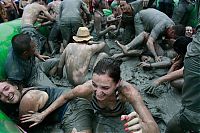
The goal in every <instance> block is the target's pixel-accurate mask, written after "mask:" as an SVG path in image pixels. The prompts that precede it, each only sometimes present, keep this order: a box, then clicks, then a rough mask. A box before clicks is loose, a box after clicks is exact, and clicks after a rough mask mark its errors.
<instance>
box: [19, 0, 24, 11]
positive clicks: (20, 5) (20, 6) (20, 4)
mask: <svg viewBox="0 0 200 133" xmlns="http://www.w3.org/2000/svg"><path fill="white" fill-rule="evenodd" d="M19 9H21V10H24V9H23V7H22V0H20V1H19Z"/></svg>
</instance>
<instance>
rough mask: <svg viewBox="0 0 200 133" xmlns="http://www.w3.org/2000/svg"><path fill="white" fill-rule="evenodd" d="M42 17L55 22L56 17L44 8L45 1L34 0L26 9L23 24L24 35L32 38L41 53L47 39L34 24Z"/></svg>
mask: <svg viewBox="0 0 200 133" xmlns="http://www.w3.org/2000/svg"><path fill="white" fill-rule="evenodd" d="M41 17H42V18H44V17H45V18H47V19H48V20H50V21H55V19H54V17H52V16H51V15H50V14H49V12H48V10H47V8H46V7H45V6H44V1H43V0H32V3H31V4H28V5H27V6H26V7H25V8H24V11H23V14H22V24H21V28H22V29H21V31H22V33H27V34H29V35H30V36H31V38H32V39H33V40H34V41H35V43H36V46H37V47H36V48H37V51H38V52H39V53H40V52H41V50H42V48H43V46H44V45H45V43H46V38H45V37H44V36H43V35H42V34H41V33H39V32H38V31H37V30H36V29H35V28H34V24H35V23H36V22H37V20H38V19H39V18H41Z"/></svg>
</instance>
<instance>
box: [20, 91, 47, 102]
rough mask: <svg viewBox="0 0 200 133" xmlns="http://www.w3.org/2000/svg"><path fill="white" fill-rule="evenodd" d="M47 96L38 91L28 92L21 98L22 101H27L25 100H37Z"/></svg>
mask: <svg viewBox="0 0 200 133" xmlns="http://www.w3.org/2000/svg"><path fill="white" fill-rule="evenodd" d="M46 96H48V94H47V93H46V92H44V91H40V90H30V91H28V92H27V93H26V94H25V95H24V96H23V98H22V101H27V100H31V101H34V100H36V101H37V100H39V99H40V98H42V97H46Z"/></svg>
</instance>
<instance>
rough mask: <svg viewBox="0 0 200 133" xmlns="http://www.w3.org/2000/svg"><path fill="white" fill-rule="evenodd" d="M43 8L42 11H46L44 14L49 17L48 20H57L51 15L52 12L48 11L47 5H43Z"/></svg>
mask: <svg viewBox="0 0 200 133" xmlns="http://www.w3.org/2000/svg"><path fill="white" fill-rule="evenodd" d="M41 8H42V11H43V13H44V16H45V17H47V19H48V20H50V21H55V19H54V18H53V17H52V16H51V15H50V13H49V12H48V10H47V8H46V7H44V6H42V5H41Z"/></svg>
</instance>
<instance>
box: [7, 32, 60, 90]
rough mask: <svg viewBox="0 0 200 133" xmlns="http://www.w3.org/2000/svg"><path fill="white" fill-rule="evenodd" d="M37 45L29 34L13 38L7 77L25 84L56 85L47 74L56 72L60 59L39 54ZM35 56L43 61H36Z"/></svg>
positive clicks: (8, 58)
mask: <svg viewBox="0 0 200 133" xmlns="http://www.w3.org/2000/svg"><path fill="white" fill-rule="evenodd" d="M35 47H36V44H35V42H34V41H33V40H32V39H31V37H30V36H29V35H27V34H22V33H21V34H17V35H15V36H14V37H13V38H12V48H11V49H10V52H9V54H8V57H7V60H6V64H5V71H6V75H7V78H8V80H10V81H13V82H15V83H17V84H21V85H24V86H38V85H44V86H52V87H55V85H54V84H53V83H52V82H51V81H50V80H49V78H48V77H47V75H54V74H55V72H56V70H57V64H58V62H59V60H58V59H56V58H52V59H49V58H50V57H48V56H44V55H40V54H38V53H37V51H36V48H35ZM35 57H37V58H38V59H40V60H41V61H42V62H39V61H38V62H36V60H35ZM46 59H47V60H46ZM46 74H47V75H46Z"/></svg>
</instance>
